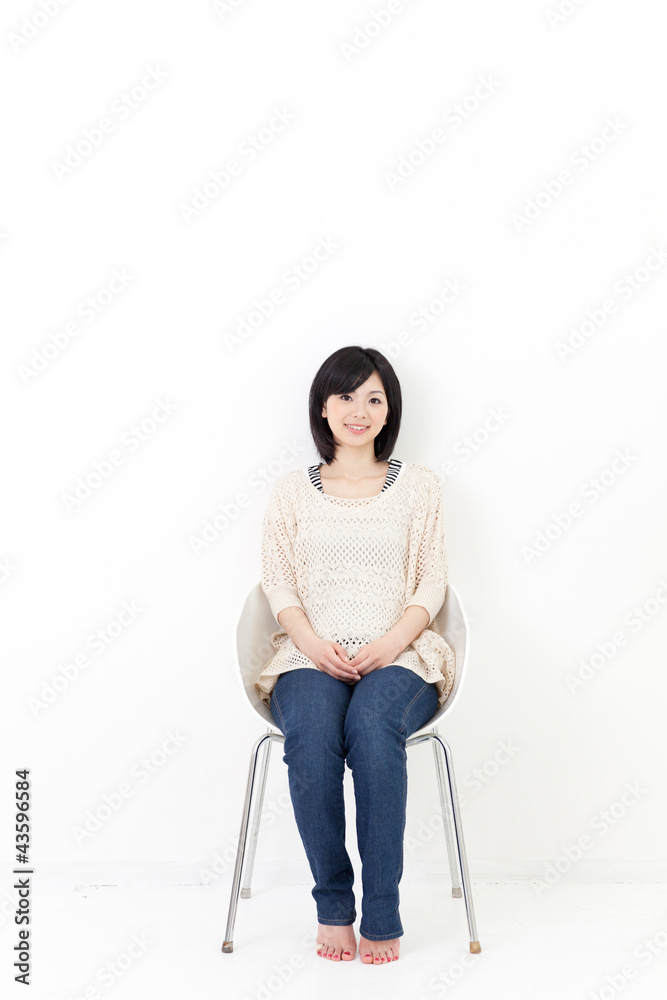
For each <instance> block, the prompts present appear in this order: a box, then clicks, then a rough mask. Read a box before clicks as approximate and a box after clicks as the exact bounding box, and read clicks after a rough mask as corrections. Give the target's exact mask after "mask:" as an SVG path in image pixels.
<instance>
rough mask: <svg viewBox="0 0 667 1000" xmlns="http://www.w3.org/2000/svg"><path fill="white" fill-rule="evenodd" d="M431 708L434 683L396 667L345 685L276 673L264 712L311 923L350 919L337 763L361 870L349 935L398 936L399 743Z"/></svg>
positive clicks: (402, 784) (403, 781) (402, 766)
mask: <svg viewBox="0 0 667 1000" xmlns="http://www.w3.org/2000/svg"><path fill="white" fill-rule="evenodd" d="M437 707H438V690H437V687H436V685H435V684H434V683H430V684H429V683H427V682H426V681H424V680H422V678H421V677H419V676H418V675H417V674H416V673H415V672H414V671H413V670H408V668H407V667H401V666H399V665H398V664H397V663H392V664H389V665H388V666H386V667H381V668H379V669H377V670H372V671H371V672H370V673H369V674H364V675H363V676H362V677H361V678H360V679H359V680H358V681H356V682H355V683H354V684H348V683H347V682H346V681H341V680H338V679H337V678H335V677H332V676H331V675H330V674H326V673H324V672H323V671H321V670H313V669H312V668H308V667H305V668H299V669H296V670H290V671H287V672H286V673H284V674H280V675H279V677H278V680H277V681H276V684H275V687H274V689H273V692H272V694H271V714H272V715H273V718H274V720H275V722H276V725H277V726H278V728H279V729H280V730H281V732H282V733H283V734H284V736H285V742H284V751H285V754H284V757H283V761H284V762H285V763H286V764H287V767H288V781H289V789H290V797H291V799H292V804H293V806H294V817H295V819H296V824H297V827H298V830H299V834H300V835H301V840H302V841H303V846H304V848H305V850H306V856H307V858H308V862H309V864H310V870H311V872H312V875H313V878H314V879H315V886H314V888H313V890H312V894H313V897H314V899H315V902H316V904H317V920H318V923H320V924H330V925H347V924H353V923H354V922H355V920H356V918H357V911H356V909H355V898H354V892H353V891H352V884H353V882H354V871H353V869H352V863H351V862H350V858H349V855H348V853H347V850H346V847H345V804H344V797H343V776H344V774H345V760H346V758H347V764H348V767H349V768H350V769H351V771H352V777H353V781H354V795H355V801H356V813H357V845H358V847H359V856H360V857H361V863H362V882H363V898H362V916H361V925H360V927H359V932H360V934H361V935H362V936H363V937H365V938H368V940H369V941H387V940H389V939H391V938H398V937H401V936H402V934H403V927H402V925H401V918H400V916H399V912H398V904H399V891H398V884H399V882H400V880H401V876H402V874H403V837H404V833H405V811H406V802H407V790H408V777H407V754H406V750H405V741H406V739H407V738H408V736H410V735H411V734H412V733H414V732H415V731H416V730H417V729H421V727H422V726H425V725H426V724H427V723H428V722H429V721H430V719H432V718H433V716H434V715H435V712H436V710H437Z"/></svg>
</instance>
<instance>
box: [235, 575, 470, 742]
mask: <svg viewBox="0 0 667 1000" xmlns="http://www.w3.org/2000/svg"><path fill="white" fill-rule="evenodd" d="M435 621H436V622H437V625H438V631H439V633H440V635H442V637H443V638H444V640H445V642H446V643H447V644H448V645H449V646H450V647H451V648H452V649H453V650H454V655H455V657H456V673H455V677H454V684H453V686H452V690H451V691H450V693H449V697H448V698H447V701H446V702H445V703H444V705H442V706H441V707H440V708H439V709H438V711H437V712H436V713H435V715H434V716H433V718H432V719H431V720H430V722H429V723H428V725H427V726H423V727H422V728H423V729H426V728H430V727H431V726H433V725H434V724H435V722H436V720H437V719H439V718H440V717H441V716H442V715H443V714H444V713H445V712H448V711H449V710H450V709H451V707H452V705H453V704H454V702H455V701H456V699H457V697H458V695H459V693H460V691H461V686H462V682H463V676H464V673H465V668H466V664H467V661H468V646H469V635H468V633H469V626H468V619H467V617H466V614H465V611H464V609H463V605H462V604H461V599H460V597H459V594H458V591H457V590H456V588H455V587H453V586H452V584H451V583H449V584H448V585H447V593H446V595H445V602H444V604H443V606H442V607H441V608H440V611H439V612H438V614H437V615H436V616H435ZM279 628H280V625H279V624H278V622H277V621H276V619H275V618H274V617H273V613H272V611H271V608H270V606H269V602H268V601H267V599H266V594H265V593H264V591H263V590H262V585H261V583H257V584H256V585H255V586H254V587H253V588H252V589H251V590H250V592H249V594H248V596H247V597H246V600H245V604H244V605H243V610H242V612H241V617H240V618H239V623H238V626H237V628H236V654H237V670H238V673H237V676H238V678H239V680H240V682H241V688H242V690H243V693H244V694H245V696H246V698H247V700H248V702H249V704H250V706H251V708H253V709H254V710H255V712H256V713H257V715H259V716H260V718H262V719H263V720H264V722H266V723H268V725H269V726H272V727H273V728H274V729H278V727H277V726H276V723H275V721H274V718H273V716H272V715H271V711H270V709H269V707H268V706H267V705H265V704H264V702H263V701H262V699H261V698H260V696H259V691H258V690H257V688H256V687H255V680H256V679H257V677H258V676H259V674H260V673H261V671H262V667H263V666H264V664H265V663H266V662H267V660H269V659H270V657H271V656H273V654H274V653H275V652H276V650H275V649H274V647H273V646H272V645H271V635H272V634H273V633H274V632H276V631H277V630H278V629H279ZM420 731H421V730H420ZM413 735H414V734H413Z"/></svg>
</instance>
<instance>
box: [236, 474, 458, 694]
mask: <svg viewBox="0 0 667 1000" xmlns="http://www.w3.org/2000/svg"><path fill="white" fill-rule="evenodd" d="M262 589H263V591H264V593H265V594H266V597H267V600H268V602H269V606H270V608H271V611H272V612H273V614H274V616H275V617H276V621H277V615H278V614H279V613H280V612H281V611H282V610H283V608H288V607H298V608H301V609H302V610H303V611H304V612H305V614H306V617H307V618H308V621H309V622H310V624H311V626H312V628H313V630H314V631H315V633H316V634H317V635H318V636H319V637H320V638H321V639H331V640H333V641H335V642H338V643H340V644H341V646H343V647H344V648H345V649H346V650H347V653H348V656H350V657H354V656H355V655H356V654H357V652H358V651H359V649H360V647H361V646H364V645H365V644H366V643H368V642H371V641H372V640H373V639H379V638H380V637H381V636H383V635H385V633H386V632H388V631H389V629H390V628H392V627H393V626H394V625H395V624H396V623H397V622H398V621H399V620H400V619H401V618H402V616H403V614H404V612H405V610H406V608H408V607H410V605H413V604H417V605H420V606H421V607H423V608H426V610H427V611H428V614H429V622H428V624H427V626H426V627H425V628H424V629H423V630H422V631H421V632H420V633H419V635H418V636H416V638H415V639H413V641H412V642H411V643H410V644H409V645H408V646H406V648H405V649H404V650H403V651H402V652H400V653H399V654H398V656H396V657H395V659H394V660H393V661H392V662H393V663H397V664H399V665H400V666H403V667H407V668H408V669H409V670H413V671H414V672H415V673H416V674H418V675H419V676H420V677H422V678H423V679H424V680H425V681H428V682H433V683H435V684H436V685H437V690H438V706H441V705H443V704H444V702H445V701H446V699H447V697H448V695H449V693H450V691H451V689H452V685H453V683H454V670H455V658H454V651H453V650H452V649H451V647H450V646H449V645H448V644H447V643H446V642H445V640H444V638H443V637H442V636H441V635H440V634H439V632H438V628H437V623H436V622H435V621H434V619H435V616H436V614H437V613H438V611H439V610H440V608H441V607H442V604H443V602H444V600H445V594H446V591H447V556H446V548H445V525H444V514H443V502H442V488H441V486H440V481H439V479H438V477H437V476H436V474H435V473H434V472H433V471H432V470H431V469H428V468H427V467H426V466H424V465H420V464H418V463H417V462H405V463H403V468H402V469H401V473H400V475H399V476H398V477H397V479H396V480H395V482H393V483H392V484H391V485H390V486H389V487H388V488H387V489H385V490H384V492H382V493H379V494H377V495H375V496H372V497H360V498H355V499H350V498H347V497H345V498H343V497H335V496H331V495H329V494H325V493H323V492H321V491H320V490H319V489H316V487H315V486H314V485H313V482H311V479H310V477H309V474H308V472H307V470H305V469H295V470H293V471H292V472H288V473H287V474H286V475H284V476H283V477H282V478H281V479H279V480H278V481H277V482H276V483H274V486H273V488H272V491H271V494H270V496H269V499H268V502H267V506H266V510H265V514H264V520H263V524H262ZM278 624H280V623H279V622H278ZM271 645H272V646H273V648H274V649H275V650H276V652H275V653H274V654H273V655H272V656H271V658H270V659H269V660H268V662H267V663H265V664H264V666H263V667H262V669H261V672H260V674H259V676H258V678H257V680H256V681H255V686H256V688H257V690H258V691H259V694H260V697H261V699H262V701H263V702H264V703H265V704H266V705H269V704H270V698H271V691H272V690H273V688H274V686H275V683H276V681H277V679H278V676H279V675H280V674H281V673H283V672H285V671H287V670H295V669H297V668H311V669H313V670H317V669H318V667H317V666H316V665H315V663H313V661H312V660H311V659H309V658H308V657H307V656H305V655H304V654H303V653H302V652H301V651H300V650H299V649H297V647H296V646H295V645H294V643H293V642H292V640H291V639H290V637H289V636H288V634H287V633H286V632H285V631H284V629H282V628H279V629H278V630H277V631H275V632H274V633H273V634H272V635H271Z"/></svg>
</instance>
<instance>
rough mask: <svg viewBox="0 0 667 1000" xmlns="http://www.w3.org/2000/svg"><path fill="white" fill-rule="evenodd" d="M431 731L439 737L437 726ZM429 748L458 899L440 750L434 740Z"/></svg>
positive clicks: (454, 854) (451, 873) (457, 892)
mask: <svg viewBox="0 0 667 1000" xmlns="http://www.w3.org/2000/svg"><path fill="white" fill-rule="evenodd" d="M432 731H433V733H434V735H436V736H438V735H439V733H438V728H437V726H434V727H433V730H432ZM431 746H432V747H433V757H434V760H435V773H436V777H437V779H438V793H439V795H440V809H441V810H442V824H443V826H444V828H445V840H446V842H447V857H448V858H449V872H450V875H451V877H452V896H455V897H456V898H457V899H460V898H461V896H462V895H463V893H462V891H461V879H460V878H459V866H458V862H457V860H456V852H455V850H454V838H453V836H452V825H451V807H450V805H449V799H448V797H447V796H446V795H445V781H446V774H445V769H444V767H443V764H442V757H441V755H440V750H439V748H438V745H437V743H436V741H435V740H431Z"/></svg>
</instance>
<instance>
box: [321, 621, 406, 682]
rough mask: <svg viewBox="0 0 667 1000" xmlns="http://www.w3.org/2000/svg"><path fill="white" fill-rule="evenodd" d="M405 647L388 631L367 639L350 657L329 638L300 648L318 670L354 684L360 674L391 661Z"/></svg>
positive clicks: (342, 647)
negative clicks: (375, 637)
mask: <svg viewBox="0 0 667 1000" xmlns="http://www.w3.org/2000/svg"><path fill="white" fill-rule="evenodd" d="M404 648H405V647H404V646H401V644H400V642H399V641H397V639H396V638H395V636H393V635H391V634H390V633H387V634H386V635H383V636H381V637H380V638H379V639H373V640H372V641H371V642H367V643H366V644H365V645H364V646H362V647H361V649H360V650H359V651H358V653H357V654H356V656H355V657H353V659H351V660H350V659H349V658H348V654H347V650H346V649H345V647H344V646H341V644H340V643H339V642H334V641H333V640H331V639H319V638H318V639H317V640H316V641H314V642H313V644H312V646H311V645H309V647H308V651H306V650H303V652H304V653H305V654H306V656H308V657H309V658H310V659H311V660H312V661H313V663H314V664H315V666H316V667H318V669H319V670H322V671H324V673H327V674H330V675H331V676H332V677H335V678H336V679H337V680H341V681H345V683H346V684H356V683H357V681H358V680H359V679H360V678H361V677H363V676H365V675H366V674H370V673H371V671H373V670H379V669H380V668H381V667H386V666H388V665H389V664H390V663H393V662H394V660H395V659H396V657H397V656H398V654H399V653H400V652H401V651H402V650H403V649H404Z"/></svg>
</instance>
